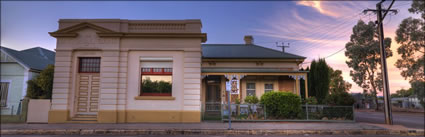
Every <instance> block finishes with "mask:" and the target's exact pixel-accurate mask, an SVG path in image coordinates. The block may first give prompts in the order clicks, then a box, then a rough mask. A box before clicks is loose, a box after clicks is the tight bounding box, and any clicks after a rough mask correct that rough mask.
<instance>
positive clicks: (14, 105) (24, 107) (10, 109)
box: [0, 99, 29, 123]
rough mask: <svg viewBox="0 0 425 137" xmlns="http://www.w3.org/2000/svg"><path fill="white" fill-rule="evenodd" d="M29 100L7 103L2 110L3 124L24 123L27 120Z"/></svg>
mask: <svg viewBox="0 0 425 137" xmlns="http://www.w3.org/2000/svg"><path fill="white" fill-rule="evenodd" d="M28 102H29V100H28V99H23V100H21V101H19V102H7V105H6V106H5V107H3V108H1V115H0V116H1V120H0V121H1V123H24V122H25V121H26V119H27V112H28Z"/></svg>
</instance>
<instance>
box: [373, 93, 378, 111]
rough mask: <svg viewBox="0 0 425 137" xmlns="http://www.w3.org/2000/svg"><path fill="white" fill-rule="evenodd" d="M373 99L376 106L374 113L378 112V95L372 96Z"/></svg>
mask: <svg viewBox="0 0 425 137" xmlns="http://www.w3.org/2000/svg"><path fill="white" fill-rule="evenodd" d="M374 98H375V104H376V107H375V110H376V111H378V110H379V104H378V94H375V95H374Z"/></svg>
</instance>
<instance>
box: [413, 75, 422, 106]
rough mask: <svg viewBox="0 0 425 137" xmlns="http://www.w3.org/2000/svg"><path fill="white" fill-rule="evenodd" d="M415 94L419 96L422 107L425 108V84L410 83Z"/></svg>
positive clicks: (418, 82)
mask: <svg viewBox="0 0 425 137" xmlns="http://www.w3.org/2000/svg"><path fill="white" fill-rule="evenodd" d="M410 85H411V86H412V89H413V93H414V94H415V95H417V97H418V99H419V101H420V103H421V105H422V107H425V92H424V91H425V82H421V81H414V82H412V83H410Z"/></svg>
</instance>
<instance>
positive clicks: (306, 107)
mask: <svg viewBox="0 0 425 137" xmlns="http://www.w3.org/2000/svg"><path fill="white" fill-rule="evenodd" d="M305 112H306V114H307V120H308V103H305Z"/></svg>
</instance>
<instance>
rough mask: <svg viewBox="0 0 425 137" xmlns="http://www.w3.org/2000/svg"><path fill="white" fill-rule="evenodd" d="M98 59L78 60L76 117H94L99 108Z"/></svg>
mask: <svg viewBox="0 0 425 137" xmlns="http://www.w3.org/2000/svg"><path fill="white" fill-rule="evenodd" d="M99 73H100V58H99V57H84V58H79V64H78V75H77V88H76V89H77V90H76V92H77V94H76V96H75V99H76V102H75V103H76V116H75V117H81V116H94V117H95V116H96V115H97V112H98V106H99V88H100V74H99Z"/></svg>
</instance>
